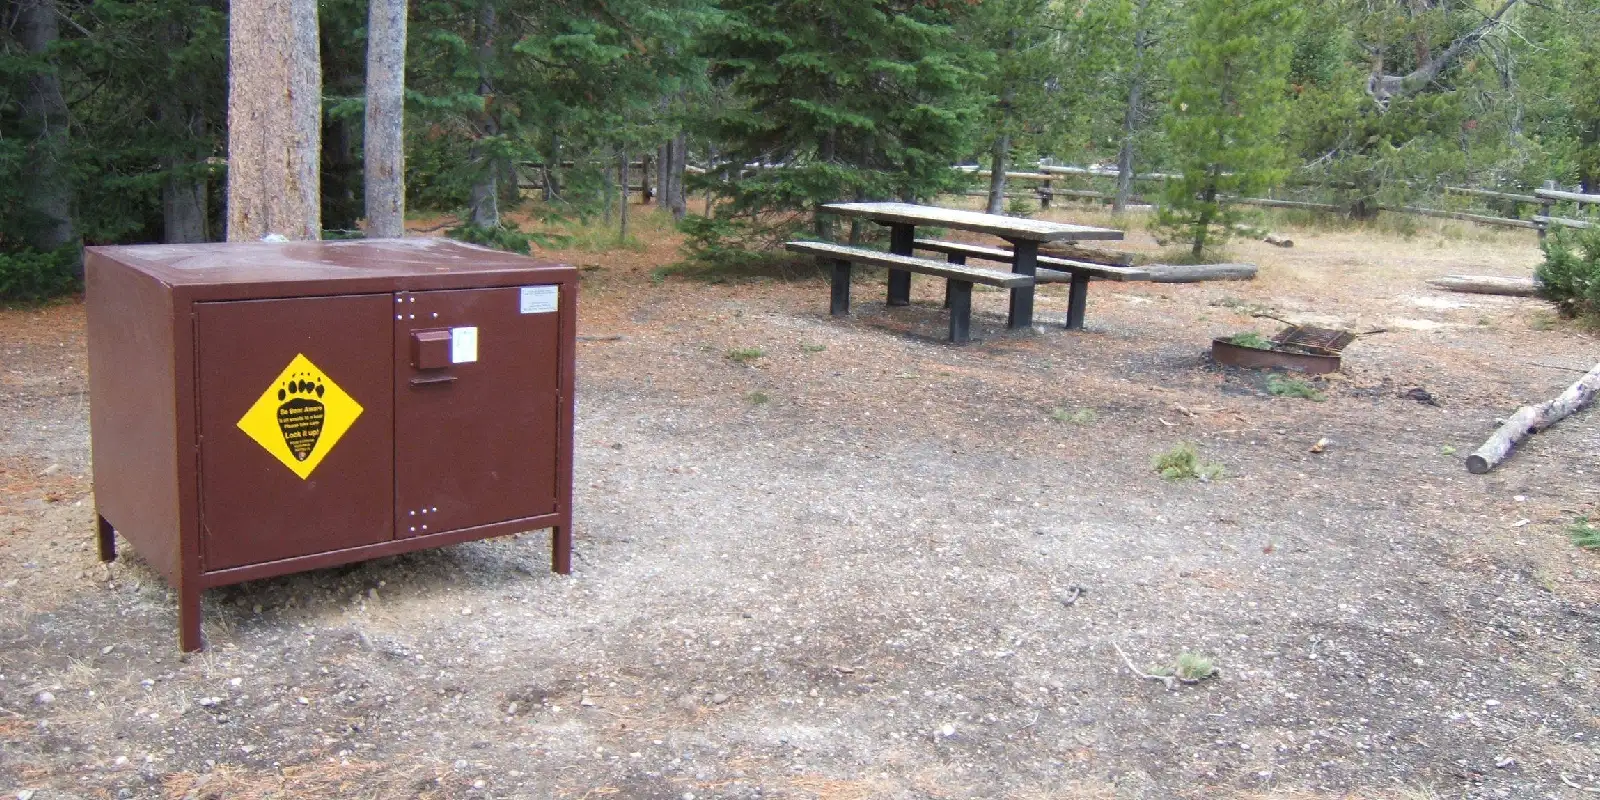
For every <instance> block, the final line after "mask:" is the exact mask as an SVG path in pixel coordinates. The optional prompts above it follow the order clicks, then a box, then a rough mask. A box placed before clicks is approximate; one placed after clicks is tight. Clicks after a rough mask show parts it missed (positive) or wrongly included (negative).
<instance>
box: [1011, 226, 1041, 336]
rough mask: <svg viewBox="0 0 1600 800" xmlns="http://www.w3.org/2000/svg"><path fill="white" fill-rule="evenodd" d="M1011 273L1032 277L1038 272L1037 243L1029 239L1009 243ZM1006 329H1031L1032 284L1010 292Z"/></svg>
mask: <svg viewBox="0 0 1600 800" xmlns="http://www.w3.org/2000/svg"><path fill="white" fill-rule="evenodd" d="M1011 248H1012V253H1013V256H1012V261H1011V271H1012V272H1015V273H1017V274H1019V275H1027V276H1029V277H1032V276H1034V275H1037V274H1038V272H1039V243H1038V242H1035V241H1033V240H1031V239H1017V240H1013V241H1012V242H1011ZM1006 327H1008V328H1010V329H1012V330H1018V329H1021V328H1031V327H1033V284H1031V283H1030V284H1028V285H1027V286H1018V287H1017V288H1015V289H1012V290H1011V314H1010V317H1009V318H1008V319H1007V321H1006Z"/></svg>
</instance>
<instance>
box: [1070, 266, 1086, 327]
mask: <svg viewBox="0 0 1600 800" xmlns="http://www.w3.org/2000/svg"><path fill="white" fill-rule="evenodd" d="M1088 305H1089V276H1088V275H1085V274H1084V273H1082V272H1074V273H1072V285H1071V286H1070V287H1068V289H1067V330H1070V331H1081V330H1083V310H1084V308H1085V307H1086V306H1088Z"/></svg>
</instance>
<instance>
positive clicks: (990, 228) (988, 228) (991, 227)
mask: <svg viewBox="0 0 1600 800" xmlns="http://www.w3.org/2000/svg"><path fill="white" fill-rule="evenodd" d="M822 208H823V210H826V211H831V212H833V213H835V214H839V215H841V216H846V217H865V218H866V219H870V220H872V221H874V222H880V223H883V224H885V225H888V224H893V223H901V224H906V225H937V226H940V227H944V228H957V229H960V230H965V231H976V232H978V233H987V234H992V235H994V236H999V237H1002V238H1005V239H1029V240H1032V241H1036V242H1061V241H1066V242H1076V241H1083V240H1087V239H1101V240H1114V239H1121V238H1122V231H1119V230H1115V229H1113V228H1091V227H1089V226H1087V225H1069V224H1067V223H1064V222H1048V221H1046V220H1039V219H1023V218H1021V217H1003V216H1000V215H998V214H985V213H982V212H979V211H963V210H961V209H956V208H939V207H938V206H920V205H915V204H913V203H829V204H827V205H825V206H823V207H822Z"/></svg>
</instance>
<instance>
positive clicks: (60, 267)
mask: <svg viewBox="0 0 1600 800" xmlns="http://www.w3.org/2000/svg"><path fill="white" fill-rule="evenodd" d="M80 257H81V253H80V251H79V250H78V248H76V247H64V248H62V249H60V250H56V251H54V252H50V253H41V252H39V251H37V250H16V251H12V252H0V302H6V301H10V302H22V303H37V302H40V301H42V300H49V299H50V298H52V297H60V296H61V295H64V294H70V293H72V292H75V291H77V290H78V289H80V288H82V287H81V285H80V284H79V282H78V279H77V277H76V276H74V275H73V269H74V268H75V267H76V266H77V263H78V259H79V258H80Z"/></svg>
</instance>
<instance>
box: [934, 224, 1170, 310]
mask: <svg viewBox="0 0 1600 800" xmlns="http://www.w3.org/2000/svg"><path fill="white" fill-rule="evenodd" d="M912 244H913V246H914V247H915V248H916V249H918V250H932V251H934V252H936V253H944V254H945V256H946V258H948V259H949V263H952V264H965V263H967V259H968V258H976V259H978V260H980V261H998V262H1000V263H1002V264H1010V263H1012V262H1013V261H1014V260H1015V259H1016V253H1014V252H1012V251H1010V250H1006V249H1004V248H1000V247H985V246H983V245H979V244H969V243H967V242H947V241H943V240H939V239H917V240H916V241H914V242H913V243H912ZM1038 264H1039V267H1038V269H1037V270H1036V271H1035V272H1034V277H1033V280H1034V283H1070V284H1071V285H1070V286H1069V287H1068V289H1067V328H1068V329H1069V330H1082V329H1083V317H1084V312H1085V310H1086V309H1087V307H1088V305H1089V279H1091V278H1098V279H1100V280H1107V281H1147V280H1150V273H1149V271H1148V270H1144V269H1140V268H1139V267H1123V266H1114V265H1110V264H1095V263H1092V262H1089V261H1078V260H1076V259H1071V258H1057V257H1055V256H1038Z"/></svg>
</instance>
